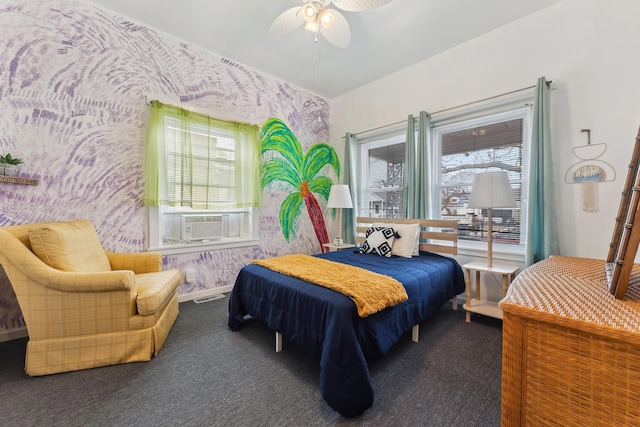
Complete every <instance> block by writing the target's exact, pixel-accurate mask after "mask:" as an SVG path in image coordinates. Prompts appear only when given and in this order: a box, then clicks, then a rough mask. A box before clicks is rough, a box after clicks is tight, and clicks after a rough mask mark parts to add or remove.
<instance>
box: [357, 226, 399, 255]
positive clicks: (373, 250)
mask: <svg viewBox="0 0 640 427" xmlns="http://www.w3.org/2000/svg"><path fill="white" fill-rule="evenodd" d="M365 237H366V240H365V241H364V243H363V244H362V250H363V252H364V253H366V254H376V255H381V256H385V257H391V248H392V247H393V241H394V240H395V238H396V232H395V230H394V229H393V228H390V227H370V228H368V229H367V232H366V233H365Z"/></svg>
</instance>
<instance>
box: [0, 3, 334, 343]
mask: <svg viewBox="0 0 640 427" xmlns="http://www.w3.org/2000/svg"><path fill="white" fill-rule="evenodd" d="M0 28H2V37H1V38H0V152H2V153H3V154H6V153H7V152H10V153H11V154H12V155H13V156H14V157H19V158H21V159H23V160H24V164H23V165H21V167H20V171H19V172H18V174H19V175H21V176H24V177H27V178H33V179H37V180H39V185H37V186H30V185H24V186H22V185H16V184H5V183H0V226H2V225H12V224H20V223H30V222H37V221H50V220H68V219H75V218H86V219H90V220H92V221H93V222H94V224H95V226H96V229H97V230H98V234H99V235H100V238H101V241H102V243H103V246H104V247H105V248H106V249H108V250H111V251H123V252H133V251H141V250H144V249H145V247H146V240H147V233H146V223H147V221H146V210H145V207H144V205H143V204H142V194H143V179H144V165H143V160H144V136H145V132H146V115H147V105H146V99H147V96H149V97H150V98H151V99H153V98H158V99H160V100H162V101H164V102H170V103H174V104H180V105H182V106H185V107H186V108H191V109H193V110H197V111H200V112H203V113H206V114H209V115H211V116H214V117H217V118H221V119H227V120H237V121H243V122H249V123H256V124H258V125H261V124H262V123H263V122H264V121H265V120H266V119H267V118H269V117H278V118H281V119H282V120H283V121H285V122H286V123H287V125H288V126H289V127H290V128H291V129H292V130H293V132H294V133H295V134H296V136H297V137H298V138H299V139H300V141H301V143H302V145H303V149H304V150H305V151H306V150H307V149H308V147H309V146H310V145H311V144H313V143H315V142H319V141H324V142H328V140H329V128H328V120H329V108H328V103H327V102H326V100H324V99H322V98H320V97H318V96H316V95H315V94H312V93H310V92H307V91H304V90H301V89H299V88H297V87H294V86H292V85H290V84H288V83H287V82H284V81H280V80H276V79H274V78H272V77H271V76H268V75H263V74H261V73H260V72H259V71H257V70H253V69H250V68H248V67H245V66H243V65H241V64H238V63H235V62H233V61H232V60H229V59H227V58H224V57H221V56H219V55H217V54H215V53H212V52H209V51H206V50H204V49H202V48H200V47H198V46H195V45H191V44H188V43H186V42H183V41H181V40H178V39H176V38H173V37H170V36H168V35H166V34H164V33H160V32H158V31H156V30H154V29H153V28H149V27H146V26H144V25H141V24H139V23H137V22H133V21H132V20H130V19H128V18H126V17H123V16H119V15H115V14H112V13H110V12H106V11H103V10H101V9H99V8H97V7H96V6H94V5H93V4H91V3H88V2H85V1H81V0H30V1H25V0H8V1H3V2H2V4H1V5H0ZM318 115H320V116H321V117H322V118H323V120H322V121H321V122H319V121H318ZM284 196H285V195H284V194H279V193H265V194H264V195H263V198H264V204H263V206H262V207H261V208H260V219H259V235H260V241H261V244H260V246H259V247H254V248H248V249H231V250H220V251H211V252H203V253H192V254H185V255H176V256H167V257H166V258H165V265H166V267H177V268H179V269H181V270H182V271H183V272H184V270H185V269H187V268H193V269H195V270H196V274H197V281H196V283H193V284H190V285H186V284H183V285H181V287H180V288H179V293H180V294H187V293H192V292H197V291H202V290H207V289H210V288H215V287H220V286H227V285H233V281H234V280H235V276H236V275H237V272H238V271H239V269H240V268H241V267H242V266H243V265H245V264H246V263H248V262H249V261H250V260H252V259H255V258H258V257H263V256H275V255H280V254H283V253H284V252H287V253H290V252H302V253H312V252H313V251H314V250H315V247H316V246H317V241H315V240H316V238H315V235H314V233H313V229H312V227H311V224H310V221H308V220H304V219H303V221H302V222H301V224H300V235H299V238H298V239H297V240H296V241H294V242H292V243H291V244H287V243H286V241H285V240H284V237H283V236H282V232H281V231H280V228H279V226H278V221H277V219H278V209H279V206H280V202H281V201H282V199H283V198H284ZM0 273H2V272H1V271H0ZM1 276H3V274H0V333H1V332H2V331H3V330H10V329H13V328H16V327H21V326H24V321H23V320H22V315H21V314H20V310H19V307H18V305H17V301H16V300H15V295H14V294H13V291H12V289H11V286H10V284H9V283H8V282H7V280H6V277H1Z"/></svg>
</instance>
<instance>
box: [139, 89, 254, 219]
mask: <svg viewBox="0 0 640 427" xmlns="http://www.w3.org/2000/svg"><path fill="white" fill-rule="evenodd" d="M259 142H260V141H259V137H258V126H257V125H252V124H248V123H239V122H232V121H225V120H218V119H215V118H212V117H209V116H207V115H204V114H200V113H195V112H192V111H188V110H185V109H183V108H180V107H175V106H173V105H167V104H162V103H161V102H159V101H152V102H151V105H150V108H149V123H148V128H147V143H146V161H145V185H144V203H145V204H148V205H153V206H158V205H169V206H188V207H191V208H193V209H228V208H240V207H251V206H259V205H260V203H261V197H262V191H261V189H260V149H259Z"/></svg>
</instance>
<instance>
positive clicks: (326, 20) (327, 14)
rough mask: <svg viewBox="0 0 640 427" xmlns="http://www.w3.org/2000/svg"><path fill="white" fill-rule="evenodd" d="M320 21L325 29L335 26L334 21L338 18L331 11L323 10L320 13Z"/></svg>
mask: <svg viewBox="0 0 640 427" xmlns="http://www.w3.org/2000/svg"><path fill="white" fill-rule="evenodd" d="M318 20H319V21H320V24H322V27H323V28H329V27H330V26H331V25H333V21H335V20H336V17H335V16H334V15H333V13H331V11H330V10H329V9H322V10H321V11H320V12H318Z"/></svg>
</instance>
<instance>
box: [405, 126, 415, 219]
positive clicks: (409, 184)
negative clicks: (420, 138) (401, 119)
mask: <svg viewBox="0 0 640 427" xmlns="http://www.w3.org/2000/svg"><path fill="white" fill-rule="evenodd" d="M405 150H406V151H405V156H404V177H403V186H402V216H403V217H404V218H413V215H414V213H415V210H416V202H417V200H416V198H415V187H416V185H415V182H416V180H415V177H416V168H417V159H416V157H417V155H418V142H417V141H416V120H415V118H414V117H413V115H412V114H409V117H407V137H406V143H405Z"/></svg>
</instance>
